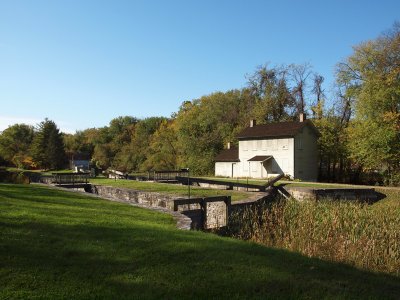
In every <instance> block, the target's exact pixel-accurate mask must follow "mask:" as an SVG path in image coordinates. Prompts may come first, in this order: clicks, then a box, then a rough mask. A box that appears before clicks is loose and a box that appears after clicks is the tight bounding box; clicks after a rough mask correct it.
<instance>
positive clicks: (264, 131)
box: [237, 120, 319, 139]
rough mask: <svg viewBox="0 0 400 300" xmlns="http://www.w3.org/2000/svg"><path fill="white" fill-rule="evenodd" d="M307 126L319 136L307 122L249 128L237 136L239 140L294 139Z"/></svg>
mask: <svg viewBox="0 0 400 300" xmlns="http://www.w3.org/2000/svg"><path fill="white" fill-rule="evenodd" d="M305 126H310V128H311V129H312V130H313V131H314V132H315V134H316V135H317V136H319V132H318V130H317V129H316V128H315V126H314V125H313V124H312V122H311V121H309V120H306V121H304V122H279V123H270V124H264V125H256V126H253V127H247V128H245V129H243V130H242V131H241V132H240V133H239V134H238V135H237V138H238V139H249V138H265V137H270V138H276V137H294V136H295V135H296V134H297V133H299V132H300V131H301V130H302V129H303V127H305Z"/></svg>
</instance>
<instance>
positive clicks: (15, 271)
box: [0, 184, 400, 299]
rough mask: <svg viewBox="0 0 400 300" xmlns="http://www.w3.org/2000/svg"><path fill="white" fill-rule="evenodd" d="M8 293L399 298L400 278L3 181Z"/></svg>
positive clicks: (2, 263) (0, 261) (1, 250)
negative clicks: (178, 227)
mask: <svg viewBox="0 0 400 300" xmlns="http://www.w3.org/2000/svg"><path fill="white" fill-rule="evenodd" d="M0 286H1V289H0V299H32V298H41V299H43V298H46V299H60V298H67V299H99V298H101V299H135V298H136V299H139V298H140V299H177V298H179V299H181V298H186V299H189V298H190V299H193V298H201V299H205V298H224V299H231V298H234V299H243V298H263V299H266V298H274V299H275V298H285V299H288V298H291V299H328V298H329V299H343V298H348V299H365V298H369V299H398V297H399V295H400V279H399V278H398V277H393V276H388V275H383V274H374V273H369V272H365V271H361V270H358V269H355V268H352V267H350V266H345V265H340V264H334V263H328V262H324V261H321V260H317V259H309V258H306V257H304V256H301V255H299V254H296V253H290V252H287V251H283V250H276V249H270V248H266V247H264V246H260V245H256V244H254V243H249V242H243V241H239V240H234V239H230V238H222V237H218V236H215V235H213V234H206V233H203V232H194V231H181V230H178V229H176V227H175V223H174V221H173V219H172V217H170V216H169V215H165V214H161V213H157V212H154V211H150V210H145V209H140V208H136V207H133V206H129V205H125V204H121V203H114V202H109V201H105V200H100V199H97V198H91V197H87V196H84V195H81V194H74V193H68V192H64V191H59V190H54V189H49V188H45V187H40V186H31V185H6V184H0Z"/></svg>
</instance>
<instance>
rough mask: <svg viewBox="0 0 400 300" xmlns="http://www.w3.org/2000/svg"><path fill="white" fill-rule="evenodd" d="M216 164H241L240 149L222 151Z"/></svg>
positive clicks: (217, 157)
mask: <svg viewBox="0 0 400 300" xmlns="http://www.w3.org/2000/svg"><path fill="white" fill-rule="evenodd" d="M215 161H216V162H239V161H240V160H239V149H238V148H231V149H225V150H222V151H221V152H220V153H219V154H218V155H217V156H216V157H215Z"/></svg>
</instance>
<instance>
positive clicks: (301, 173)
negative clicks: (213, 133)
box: [215, 115, 319, 181]
mask: <svg viewBox="0 0 400 300" xmlns="http://www.w3.org/2000/svg"><path fill="white" fill-rule="evenodd" d="M318 137H319V132H318V130H317V129H316V128H315V126H314V125H313V124H312V122H311V121H309V120H305V119H304V115H301V116H300V121H297V122H280V123H270V124H266V125H256V122H255V120H251V121H250V127H247V128H245V129H244V130H243V131H242V132H240V133H239V134H238V136H237V138H238V140H239V148H231V147H230V145H229V144H228V147H227V149H225V150H223V151H222V152H221V153H219V154H218V155H217V157H216V158H215V175H216V176H224V177H250V178H268V177H274V176H277V175H279V174H285V175H288V176H290V177H292V178H296V179H301V180H305V181H316V180H317V177H318V148H317V140H318Z"/></svg>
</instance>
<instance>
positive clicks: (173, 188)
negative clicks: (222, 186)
mask: <svg viewBox="0 0 400 300" xmlns="http://www.w3.org/2000/svg"><path fill="white" fill-rule="evenodd" d="M90 182H92V183H94V184H103V185H110V186H116V187H123V188H131V189H137V190H141V191H152V192H159V193H166V194H173V195H180V196H183V197H185V196H188V187H187V186H184V185H179V184H169V183H155V182H146V181H135V180H114V179H106V178H95V179H90ZM190 194H191V197H192V198H194V197H213V196H231V197H232V201H238V200H244V199H247V198H249V197H251V196H252V195H254V193H253V194H252V193H247V192H239V191H235V190H233V191H232V190H216V189H209V188H201V187H195V186H191V187H190Z"/></svg>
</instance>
